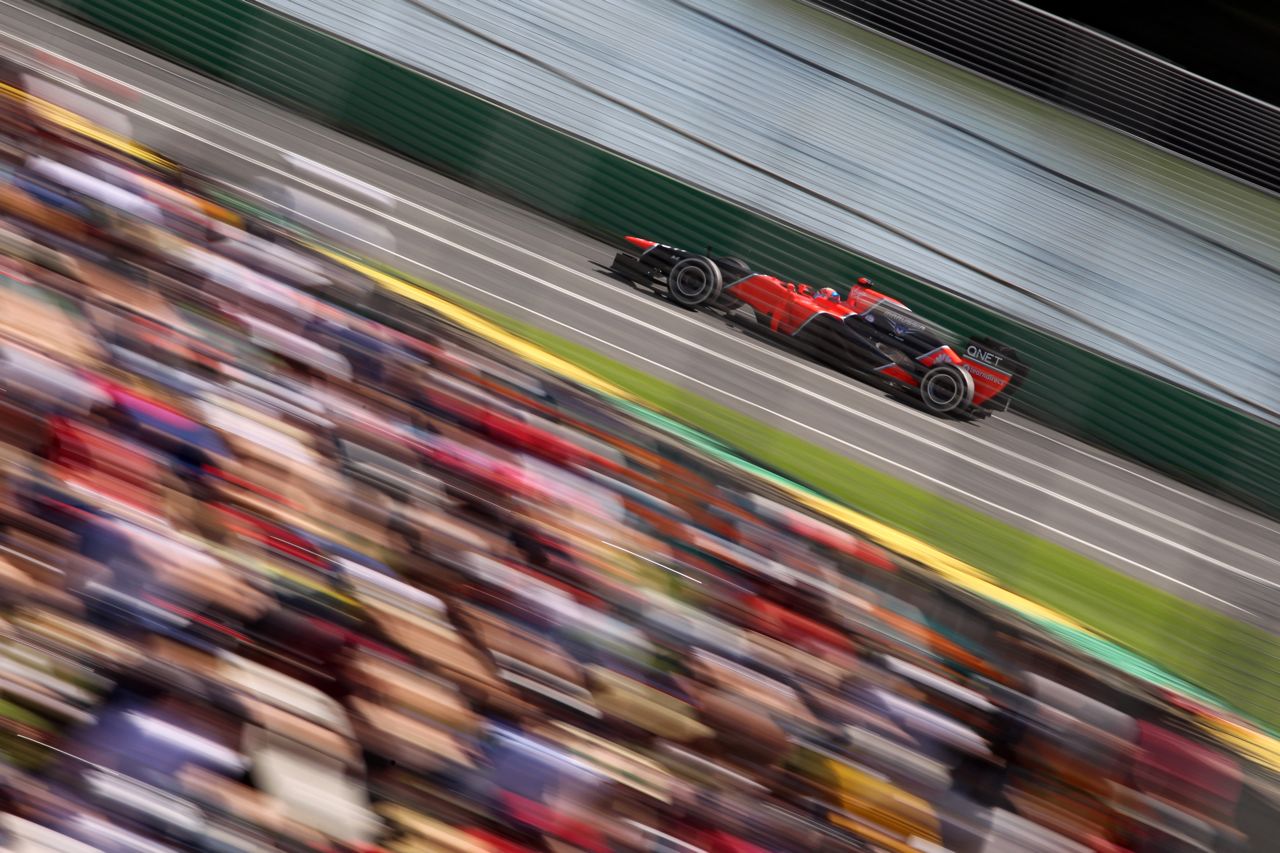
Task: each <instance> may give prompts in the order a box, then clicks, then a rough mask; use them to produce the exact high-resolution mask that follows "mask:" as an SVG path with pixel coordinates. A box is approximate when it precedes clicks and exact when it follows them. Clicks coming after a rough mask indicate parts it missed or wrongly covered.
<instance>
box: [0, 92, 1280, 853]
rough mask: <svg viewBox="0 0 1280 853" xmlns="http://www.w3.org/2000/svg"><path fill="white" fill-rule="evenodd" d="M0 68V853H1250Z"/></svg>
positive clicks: (967, 646) (980, 631)
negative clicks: (360, 306)
mask: <svg viewBox="0 0 1280 853" xmlns="http://www.w3.org/2000/svg"><path fill="white" fill-rule="evenodd" d="M3 76H4V80H3V83H4V85H5V90H4V92H3V97H0V759H2V763H0V771H2V776H0V781H2V783H3V784H2V785H0V833H2V834H3V847H4V849H7V850H16V851H44V850H48V851H77V850H109V851H152V850H155V851H163V850H203V851H246V853H249V851H255V853H256V851H262V850H317V851H318V850H325V851H377V850H386V851H397V852H398V853H399V852H400V851H403V853H409V852H410V851H494V852H495V853H497V851H522V850H531V851H535V850H536V851H578V850H581V851H591V852H592V853H595V852H596V851H707V853H748V851H872V850H886V851H903V853H905V851H936V850H952V851H957V853H962V851H990V853H995V851H1010V852H1011V853H1012V851H1046V853H1048V851H1055V853H1056V851H1098V853H1102V851H1121V850H1131V851H1202V850H1204V851H1208V850H1245V849H1265V844H1264V845H1263V846H1261V847H1256V848H1250V847H1249V846H1248V845H1249V843H1250V842H1249V841H1248V839H1247V838H1246V837H1245V834H1244V833H1242V832H1241V831H1240V829H1239V828H1238V827H1239V824H1238V821H1237V815H1236V812H1237V806H1238V803H1239V801H1240V798H1241V790H1242V786H1243V781H1242V780H1243V774H1242V769H1241V766H1240V763H1239V762H1238V761H1237V760H1236V759H1235V758H1233V757H1231V756H1229V755H1227V754H1225V753H1224V752H1222V751H1220V750H1218V749H1216V748H1215V747H1213V746H1212V745H1210V744H1208V743H1206V742H1203V741H1202V740H1200V739H1199V738H1197V737H1195V736H1194V735H1193V734H1192V733H1191V732H1190V731H1188V730H1185V729H1184V728H1183V727H1181V726H1180V725H1179V724H1178V720H1177V718H1176V716H1174V715H1171V714H1166V713H1163V712H1162V711H1161V710H1160V709H1159V708H1156V707H1155V706H1153V705H1151V704H1150V703H1149V702H1146V701H1145V700H1143V699H1141V698H1139V697H1136V696H1135V695H1134V694H1132V693H1130V692H1126V691H1125V690H1124V689H1121V688H1120V687H1117V686H1115V685H1113V684H1109V683H1108V682H1107V681H1106V680H1105V679H1103V678H1100V677H1097V676H1096V675H1094V674H1093V673H1092V672H1091V671H1090V670H1089V669H1088V668H1087V667H1086V666H1084V665H1082V664H1081V663H1080V662H1079V661H1074V660H1068V659H1067V658H1065V657H1064V656H1063V655H1061V654H1059V653H1057V652H1056V651H1055V650H1053V649H1052V648H1051V647H1047V646H1044V645H1041V644H1038V643H1036V642H1034V641H1033V640H1032V639H1030V638H1029V636H1028V635H1024V634H1022V633H1020V632H1019V631H1018V630H1017V629H1016V628H1015V627H1012V626H1010V625H1005V624H1002V623H999V622H996V621H995V620H994V619H993V618H991V617H990V616H989V615H988V614H986V613H985V612H983V611H982V610H980V609H979V608H978V607H977V605H975V604H973V603H971V602H967V601H965V600H963V599H961V598H958V597H955V596H954V595H952V594H951V593H949V592H948V591H946V590H945V589H943V588H941V587H939V586H935V585H934V584H933V582H932V581H931V580H929V579H928V578H927V577H926V576H925V575H923V574H921V573H920V572H919V571H918V570H917V569H916V568H914V567H912V566H910V565H907V564H905V563H902V562H900V561H899V560H897V559H896V558H894V557H893V556H892V555H889V554H887V553H885V552H884V551H882V550H880V549H879V548H877V547H874V546H872V545H870V544H868V543H866V542H864V541H862V540H860V539H859V538H858V537H856V536H855V535H853V534H852V533H850V532H849V531H846V530H842V529H838V528H836V527H834V526H832V525H830V524H828V523H826V522H823V521H820V520H819V519H817V518H815V517H812V516H810V515H807V514H804V513H802V512H800V511H799V510H798V509H796V508H795V507H793V506H790V505H788V504H787V502H786V501H785V500H784V499H783V498H782V497H781V496H779V495H776V494H771V493H770V492H769V490H768V487H767V486H765V485H764V484H762V483H756V482H753V481H750V480H747V479H746V478H745V477H744V476H742V475H740V474H737V473H734V472H732V471H730V470H728V469H727V468H724V467H721V466H719V465H717V464H716V463H715V462H713V461H712V460H710V459H708V458H706V457H703V456H700V455H699V454H697V453H695V452H693V451H692V450H690V449H688V448H686V447H682V446H681V445H680V444H679V443H678V442H677V441H676V440H675V439H672V438H669V437H666V436H664V435H661V434H659V433H656V432H654V431H652V430H649V429H647V428H644V427H642V426H640V425H639V424H637V423H636V422H634V421H631V420H629V419H628V418H627V417H625V416H624V415H623V414H621V413H619V412H616V411H610V410H609V409H608V408H607V407H606V406H605V404H604V403H602V402H600V401H598V400H596V399H594V398H592V397H591V396H589V395H587V394H586V393H584V392H582V391H580V390H578V389H575V388H573V387H570V386H568V385H566V384H564V383H561V382H558V381H555V380H553V379H552V378H550V377H549V376H547V375H544V374H540V373H538V372H536V371H534V370H533V369H531V368H528V367H526V366H523V365H521V364H520V363H518V362H517V361H515V360H514V359H513V358H511V357H509V356H507V355H505V354H503V353H501V352H499V351H497V350H495V349H492V348H490V347H488V346H487V345H486V344H485V343H484V342H482V341H479V340H473V339H470V338H468V337H465V336H464V335H462V333H461V332H458V331H457V330H455V329H453V328H452V327H450V326H449V325H447V324H446V323H444V322H442V321H441V320H440V319H439V318H434V317H431V316H428V315H426V314H425V313H424V312H420V311H415V310H413V309H411V308H409V307H408V305H407V304H406V305H397V304H396V303H394V301H392V300H390V299H389V298H384V299H383V302H382V303H381V304H382V306H383V307H382V309H380V310H382V311H383V313H384V314H385V315H386V316H385V317H384V318H383V319H384V322H381V323H380V322H375V321H374V320H373V319H370V313H369V312H368V311H366V312H363V313H357V312H355V311H353V310H351V309H352V305H353V303H355V302H360V301H363V303H364V304H366V305H371V304H373V303H372V301H370V299H369V294H370V292H371V289H372V282H369V281H365V280H362V279H361V277H360V276H359V275H358V274H356V273H355V272H353V271H352V270H351V269H349V268H347V267H344V266H342V265H340V264H337V263H335V262H334V261H333V260H332V258H331V257H330V256H328V255H326V254H323V253H319V252H316V251H314V250H313V249H312V248H311V247H310V245H309V244H308V243H307V242H306V241H304V240H302V239H301V238H300V237H299V232H298V231H297V230H295V229H293V228H290V227H288V226H287V225H285V224H283V223H280V222H278V221H274V220H272V219H270V218H268V217H264V216H259V215H256V214H254V213H253V212H251V208H249V207H247V206H244V205H236V204H232V202H231V201H230V200H229V199H228V198H226V197H223V196H218V195H215V194H214V193H213V192H212V190H210V189H209V187H210V186H212V185H211V184H210V183H208V179H206V178H201V177H199V176H192V175H190V174H186V173H183V172H182V171H180V170H178V169H176V168H173V167H171V166H170V165H168V164H167V163H165V162H163V161H159V160H157V159H154V158H151V157H149V156H147V155H146V153H145V152H142V151H141V150H140V149H134V148H130V147H129V145H128V144H127V141H123V140H112V139H111V138H110V137H109V135H107V134H104V133H102V132H97V131H95V130H94V129H93V128H91V127H88V126H86V125H85V124H84V123H83V122H78V121H77V120H76V119H75V117H74V116H72V115H70V114H68V113H64V112H62V111H61V110H59V109H56V108H50V107H49V106H48V105H46V104H42V103H40V102H33V101H32V100H31V99H30V98H29V97H28V96H26V95H25V94H24V92H23V89H24V87H26V86H27V83H28V78H26V77H25V76H24V75H23V74H22V73H21V72H20V70H18V69H16V68H10V69H7V70H6V72H5V74H4V75H3ZM344 306H345V307H344ZM1255 842H1256V839H1255Z"/></svg>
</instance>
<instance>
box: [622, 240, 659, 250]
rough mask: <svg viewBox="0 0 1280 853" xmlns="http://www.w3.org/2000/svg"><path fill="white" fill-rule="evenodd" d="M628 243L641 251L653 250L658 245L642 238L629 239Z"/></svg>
mask: <svg viewBox="0 0 1280 853" xmlns="http://www.w3.org/2000/svg"><path fill="white" fill-rule="evenodd" d="M627 242H628V243H630V244H631V245H633V246H635V247H637V248H640V249H652V248H653V247H654V246H656V245H658V244H657V243H655V242H653V241H652V240H645V239H643V238H641V237H628V238H627Z"/></svg>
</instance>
